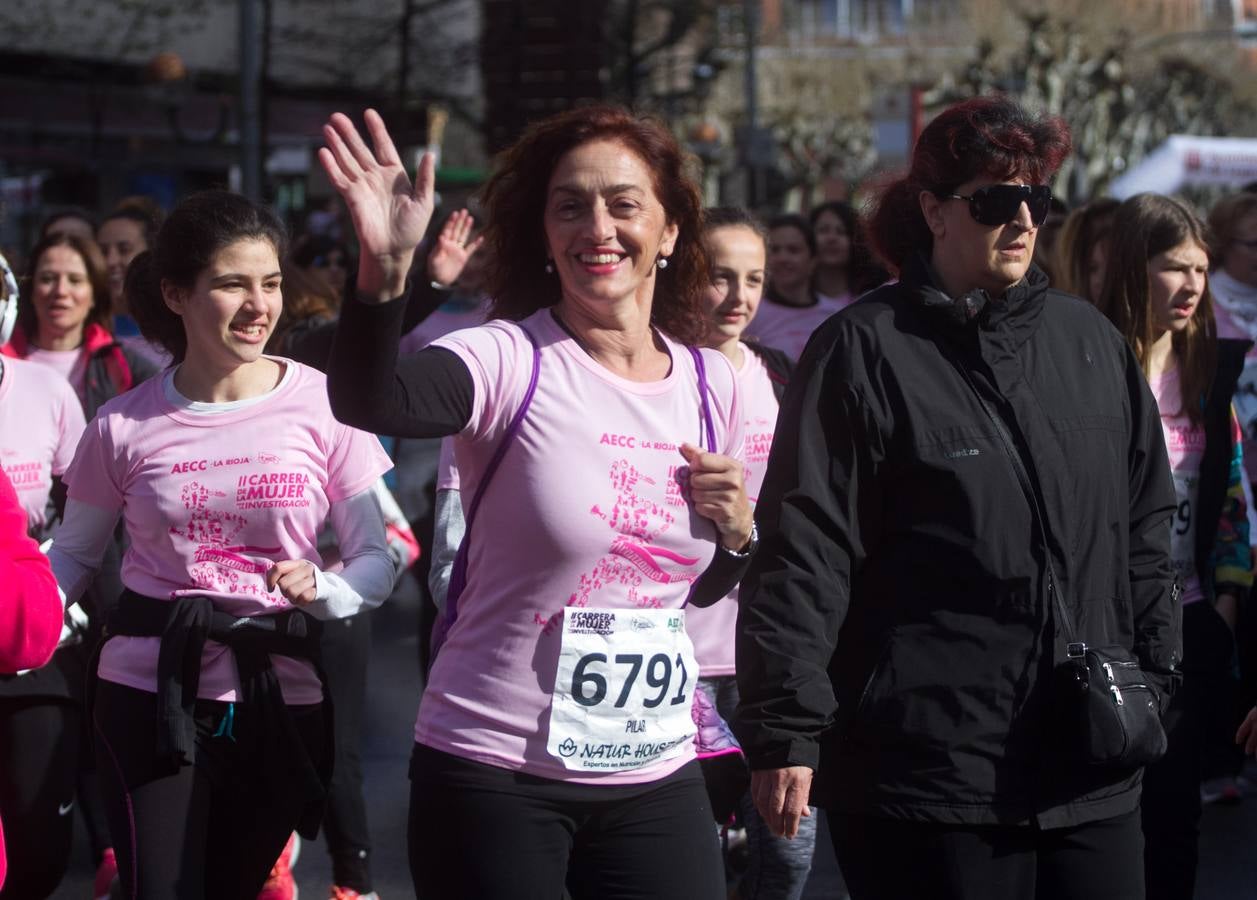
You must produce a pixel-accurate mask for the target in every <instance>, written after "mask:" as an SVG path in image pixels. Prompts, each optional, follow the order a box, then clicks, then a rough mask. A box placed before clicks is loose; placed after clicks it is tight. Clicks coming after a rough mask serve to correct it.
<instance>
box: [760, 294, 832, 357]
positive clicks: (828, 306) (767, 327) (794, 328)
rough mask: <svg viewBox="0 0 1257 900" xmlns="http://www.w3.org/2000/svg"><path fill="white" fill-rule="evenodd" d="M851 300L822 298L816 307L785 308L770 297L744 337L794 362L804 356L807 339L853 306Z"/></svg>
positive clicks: (765, 299) (761, 305)
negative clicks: (824, 323)
mask: <svg viewBox="0 0 1257 900" xmlns="http://www.w3.org/2000/svg"><path fill="white" fill-rule="evenodd" d="M851 302H852V298H851V297H850V296H843V297H839V298H836V299H835V298H833V297H820V298H818V299H817V302H816V304H815V305H813V306H802V307H800V306H786V305H785V304H782V303H774V302H773V301H771V300H769V299H768V298H767V297H765V298H764V300H763V302H762V303H760V305H759V311H758V312H757V313H756V314H755V318H754V319H752V320H751V324H750V325H747V326H746V333H745V334H744V335H743V337H744V338H750V339H752V340H755V341H757V342H758V343H761V344H763V345H764V346H765V347H774V348H776V349H778V350H781V351H782V352H784V353H785V354H786V355H787V356H789V357H790V358H791V359H793V360H798V358H799V357H800V356H802V355H803V348H804V347H806V346H807V341H808V338H810V337H811V336H812V332H813V331H815V330H816V329H817V328H818V327H820V324H821V323H822V322H824V321H825V320H826V319H828V318H829V317H830V316H832V315H833V314H834V313H836V312H838V311H839V310H840V309H846V308H847V307H848V306H850V305H851Z"/></svg>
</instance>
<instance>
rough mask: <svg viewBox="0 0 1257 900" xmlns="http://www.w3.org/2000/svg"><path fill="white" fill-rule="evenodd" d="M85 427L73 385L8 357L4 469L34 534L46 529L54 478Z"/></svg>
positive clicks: (0, 458)
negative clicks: (50, 492) (49, 495)
mask: <svg viewBox="0 0 1257 900" xmlns="http://www.w3.org/2000/svg"><path fill="white" fill-rule="evenodd" d="M83 428H84V422H83V407H82V406H80V405H79V398H78V397H77V396H75V393H74V389H73V388H72V387H70V384H69V382H67V381H66V380H65V379H63V378H61V377H60V376H58V375H56V374H54V373H53V372H50V371H49V370H48V368H47V367H46V366H40V365H37V364H36V363H33V362H28V361H26V360H21V359H12V358H9V357H5V358H4V374H3V376H0V469H3V470H4V473H5V474H6V475H7V476H9V481H11V482H12V483H13V487H14V489H15V490H16V491H17V496H18V499H19V500H21V501H22V508H23V509H25V510H26V520H27V522H29V523H30V527H31V530H32V532H33V533H39V532H40V531H41V530H42V529H43V528H44V527H45V526H46V525H47V524H48V522H47V511H48V509H47V508H48V494H49V491H50V490H51V488H52V477H53V476H54V475H63V474H64V473H65V470H66V468H67V467H69V465H70V461H71V460H72V459H73V458H74V448H75V447H76V446H77V445H78V442H79V438H80V437H81V436H82V434H83Z"/></svg>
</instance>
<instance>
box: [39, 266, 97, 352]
mask: <svg viewBox="0 0 1257 900" xmlns="http://www.w3.org/2000/svg"><path fill="white" fill-rule="evenodd" d="M31 303H32V305H33V306H34V307H35V318H36V321H37V322H38V333H37V334H36V335H35V343H36V344H37V345H38V346H41V347H47V346H50V345H52V344H53V342H54V341H56V342H63V341H67V340H68V342H69V343H70V344H72V345H74V346H78V344H79V343H81V342H82V339H83V328H84V326H85V324H86V322H87V316H88V313H90V312H91V311H92V307H93V306H94V305H95V301H94V298H93V296H92V282H91V279H90V278H89V276H88V273H87V263H86V262H85V261H84V259H83V257H82V256H80V255H79V253H78V251H77V250H75V249H74V248H73V247H67V246H64V245H59V246H53V247H49V248H48V249H47V250H45V251H44V252H43V254H42V255H41V256H40V258H39V262H38V263H37V264H36V266H35V273H34V277H33V278H32V285H31Z"/></svg>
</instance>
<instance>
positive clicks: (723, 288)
mask: <svg viewBox="0 0 1257 900" xmlns="http://www.w3.org/2000/svg"><path fill="white" fill-rule="evenodd" d="M703 243H704V244H705V245H706V247H707V255H708V258H709V259H710V261H711V285H710V286H709V287H708V288H707V291H706V292H705V293H704V294H703V300H704V306H705V308H706V309H707V311H708V313H709V314H710V316H711V325H712V327H711V331H710V332H709V343H710V344H712V345H720V344H723V343H725V342H726V341H736V340H737V339H738V338H739V337H741V336H742V332H743V331H745V330H746V326H747V325H749V324H751V320H752V319H754V318H755V313H756V312H757V311H758V310H759V301H760V299H761V298H762V297H763V295H764V268H765V256H766V253H765V249H764V239H763V238H762V237H760V236H759V235H758V234H756V233H755V231H754V230H752V229H750V228H748V227H746V226H745V225H728V226H724V227H722V228H713V229H712V230H710V231H708V232H707V233H706V234H705V235H704V236H703Z"/></svg>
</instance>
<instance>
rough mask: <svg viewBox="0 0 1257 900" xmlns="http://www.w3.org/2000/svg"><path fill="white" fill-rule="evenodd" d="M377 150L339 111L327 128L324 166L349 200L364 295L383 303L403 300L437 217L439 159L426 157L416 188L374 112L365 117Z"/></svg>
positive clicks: (321, 158) (321, 152)
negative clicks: (430, 225) (420, 248)
mask: <svg viewBox="0 0 1257 900" xmlns="http://www.w3.org/2000/svg"><path fill="white" fill-rule="evenodd" d="M363 119H364V120H365V122H366V126H367V132H368V133H369V134H370V136H371V143H372V145H373V146H374V150H372V149H371V148H368V147H367V145H366V143H365V142H364V141H363V140H362V136H361V135H359V134H358V129H357V128H355V127H354V124H353V122H351V121H350V120H349V117H348V116H345V115H342V114H341V113H333V114H332V117H331V119H329V120H328V122H327V124H326V125H324V126H323V138H324V140H325V141H326V142H327V146H326V147H322V148H320V150H319V163H320V164H322V166H323V170H324V171H325V172H327V177H328V180H329V181H331V183H332V186H333V187H334V188H336V190H337V192H338V193H339V194H340V195H341V197H343V198H344V200H345V204H346V205H347V206H348V207H349V215H350V218H352V219H353V223H354V231H355V232H357V235H358V245H359V248H360V251H361V253H360V257H359V263H358V291H359V293H360V295H362V296H363V298H364V299H366V300H371V301H376V302H382V301H384V300H387V299H390V298H392V297H396V296H399V295H400V294H401V293H402V291H403V289H404V287H405V282H406V273H407V272H408V271H409V269H410V262H411V258H412V257H413V255H414V252H415V247H417V246H418V245H419V241H420V240H422V239H423V234H424V231H426V230H427V228H428V223H429V222H430V221H431V219H432V206H433V194H434V192H433V165H434V163H433V159H432V155H431V154H427V153H425V154H424V157H423V160H422V162H420V164H419V171H418V172H417V173H416V183H415V185H414V186H413V187H412V186H411V183H410V178H409V177H407V175H406V169H405V167H404V166H403V165H402V161H401V158H400V157H399V156H398V155H397V148H396V147H395V146H393V139H392V138H391V137H389V134H388V129H387V128H385V127H384V120H383V119H381V118H380V114H379V113H377V112H376V111H375V110H373V109H368V110H367V111H366V112H365V113H364V114H363Z"/></svg>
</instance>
